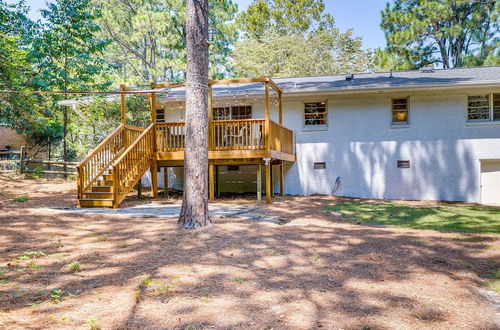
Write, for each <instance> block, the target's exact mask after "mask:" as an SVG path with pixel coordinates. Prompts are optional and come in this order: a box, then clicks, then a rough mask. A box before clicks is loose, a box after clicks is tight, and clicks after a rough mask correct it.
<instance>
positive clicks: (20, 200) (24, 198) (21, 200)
mask: <svg viewBox="0 0 500 330" xmlns="http://www.w3.org/2000/svg"><path fill="white" fill-rule="evenodd" d="M29 200H30V198H29V197H28V196H18V197H16V198H14V201H16V202H18V203H24V202H26V201H29Z"/></svg>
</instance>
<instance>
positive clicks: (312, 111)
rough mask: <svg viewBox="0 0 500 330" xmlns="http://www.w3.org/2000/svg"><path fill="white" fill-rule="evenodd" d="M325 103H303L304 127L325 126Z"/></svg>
mask: <svg viewBox="0 0 500 330" xmlns="http://www.w3.org/2000/svg"><path fill="white" fill-rule="evenodd" d="M326 115H327V110H326V102H307V103H304V126H306V127H320V126H326Z"/></svg>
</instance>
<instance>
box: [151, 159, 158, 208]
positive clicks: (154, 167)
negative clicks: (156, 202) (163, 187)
mask: <svg viewBox="0 0 500 330" xmlns="http://www.w3.org/2000/svg"><path fill="white" fill-rule="evenodd" d="M151 190H152V191H153V198H158V164H157V162H156V159H153V161H152V162H151Z"/></svg>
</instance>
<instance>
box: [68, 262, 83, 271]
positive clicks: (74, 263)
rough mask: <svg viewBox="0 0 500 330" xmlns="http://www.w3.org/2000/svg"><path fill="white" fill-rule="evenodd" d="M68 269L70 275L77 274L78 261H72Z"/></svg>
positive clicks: (78, 269) (79, 269)
mask: <svg viewBox="0 0 500 330" xmlns="http://www.w3.org/2000/svg"><path fill="white" fill-rule="evenodd" d="M68 268H69V271H70V272H72V273H78V272H79V271H81V268H80V263H79V262H78V261H72V262H71V263H70V264H69V265H68Z"/></svg>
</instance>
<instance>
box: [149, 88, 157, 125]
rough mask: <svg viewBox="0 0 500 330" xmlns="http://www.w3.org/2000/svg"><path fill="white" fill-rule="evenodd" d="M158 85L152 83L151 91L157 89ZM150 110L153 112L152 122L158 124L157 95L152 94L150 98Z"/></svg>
mask: <svg viewBox="0 0 500 330" xmlns="http://www.w3.org/2000/svg"><path fill="white" fill-rule="evenodd" d="M155 88H156V84H155V83H151V89H155ZM149 108H150V110H151V122H152V123H155V122H156V93H151V96H150V97H149Z"/></svg>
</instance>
